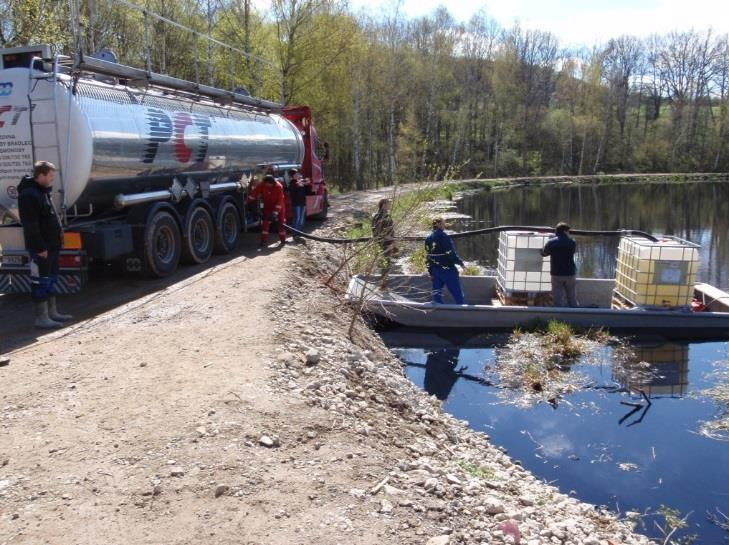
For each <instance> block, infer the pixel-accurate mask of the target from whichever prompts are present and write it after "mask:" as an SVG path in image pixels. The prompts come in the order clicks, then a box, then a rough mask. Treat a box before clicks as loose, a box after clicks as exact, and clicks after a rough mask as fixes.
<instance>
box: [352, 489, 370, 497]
mask: <svg viewBox="0 0 729 545" xmlns="http://www.w3.org/2000/svg"><path fill="white" fill-rule="evenodd" d="M365 494H366V492H365V491H364V490H362V489H361V488H352V489H350V491H349V495H350V496H352V497H355V498H364V497H365Z"/></svg>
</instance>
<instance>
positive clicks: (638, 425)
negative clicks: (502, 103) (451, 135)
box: [384, 183, 729, 545]
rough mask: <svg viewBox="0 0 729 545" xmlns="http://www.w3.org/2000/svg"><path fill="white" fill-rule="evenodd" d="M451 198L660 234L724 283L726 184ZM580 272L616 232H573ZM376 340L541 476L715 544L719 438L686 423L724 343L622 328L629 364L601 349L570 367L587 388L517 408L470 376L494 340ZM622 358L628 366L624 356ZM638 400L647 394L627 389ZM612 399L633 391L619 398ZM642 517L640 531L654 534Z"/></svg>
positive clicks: (511, 216)
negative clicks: (676, 518)
mask: <svg viewBox="0 0 729 545" xmlns="http://www.w3.org/2000/svg"><path fill="white" fill-rule="evenodd" d="M460 209H461V211H462V212H464V213H466V214H469V215H471V216H472V217H473V219H474V223H473V225H489V224H493V225H499V224H524V225H553V224H555V223H556V222H557V221H560V220H566V221H568V222H569V223H570V224H571V225H572V226H573V227H574V228H584V229H617V228H633V229H641V230H645V231H651V232H654V233H662V234H671V235H676V236H680V237H682V238H686V239H688V240H691V241H694V242H698V243H700V244H701V245H702V250H701V252H702V253H701V270H700V273H699V280H700V281H705V282H709V283H711V284H713V285H715V286H719V287H723V288H727V287H729V240H727V239H728V238H729V237H728V235H729V212H728V211H729V184H721V183H701V184H685V185H673V184H655V185H615V186H595V187H590V186H581V187H541V188H525V189H514V190H509V191H502V192H492V193H480V194H478V195H471V196H468V197H467V198H465V199H464V201H463V202H462V203H461V206H460ZM578 245H579V252H580V260H579V261H580V263H579V264H580V276H588V277H589V276H594V277H611V276H612V274H613V271H614V263H615V254H616V248H617V241H615V240H595V239H585V238H581V239H578ZM457 246H458V250H459V253H461V256H462V257H463V258H465V259H467V260H478V261H479V262H480V263H481V264H482V265H485V266H489V267H493V266H494V265H495V263H496V248H497V241H496V238H495V237H480V238H478V239H475V238H474V239H465V240H458V242H457ZM384 336H385V340H386V342H388V343H389V344H390V346H391V347H392V348H393V350H395V351H396V353H398V354H399V356H400V357H401V359H402V360H403V362H404V363H406V364H407V365H408V366H407V373H408V375H409V376H410V378H411V379H412V380H413V381H414V382H415V383H416V384H418V385H419V386H420V387H423V388H425V389H426V390H427V391H428V392H429V393H431V394H433V395H436V396H437V397H438V398H440V399H443V400H444V402H445V405H444V407H445V410H447V411H448V412H450V413H452V414H454V415H455V416H457V417H459V418H464V419H466V420H468V421H469V422H470V423H471V425H472V427H473V428H474V429H476V430H479V431H484V432H486V433H488V434H489V435H491V437H492V440H493V442H494V443H495V444H497V445H501V446H503V447H505V448H506V449H507V450H508V451H509V453H510V455H511V456H512V457H513V458H515V459H517V460H520V461H521V462H522V463H523V465H524V466H525V467H526V468H528V469H529V470H531V471H532V472H534V473H535V474H536V475H537V476H539V477H541V478H543V479H544V480H546V481H549V482H553V483H554V484H555V485H557V486H559V488H560V489H561V490H562V491H563V492H565V493H571V494H573V495H575V496H576V497H578V498H580V499H583V500H585V501H588V502H591V503H594V504H598V505H607V506H609V507H611V508H612V509H613V510H615V511H618V512H620V513H625V512H626V511H639V512H655V511H656V510H658V509H659V508H660V507H661V506H662V505H665V506H668V507H670V508H674V509H678V510H679V511H680V513H681V516H685V515H687V514H688V515H689V516H688V523H689V527H688V528H686V529H684V530H682V531H680V532H678V533H677V534H675V536H674V537H678V536H686V535H688V534H696V535H697V536H698V537H697V540H696V541H695V543H701V544H707V545H708V544H711V545H715V544H726V543H729V532H728V531H726V530H723V529H721V528H720V527H719V526H717V525H715V524H712V523H711V522H710V521H709V520H708V519H707V513H716V512H717V511H716V510H717V509H719V510H720V511H722V512H723V513H726V514H727V515H729V442H722V441H719V440H716V439H710V438H708V437H706V436H705V435H702V434H701V433H700V427H701V423H702V422H705V421H709V420H712V419H713V418H715V417H716V416H717V415H719V414H721V411H722V410H723V409H724V408H722V407H720V406H717V405H716V404H715V403H714V401H713V400H712V399H710V398H708V397H707V396H705V395H703V394H702V391H703V390H705V389H706V388H709V387H710V386H712V385H713V384H715V382H716V380H717V378H716V371H717V370H718V369H722V368H724V369H726V367H724V365H729V364H722V363H721V362H728V361H729V344H727V343H726V342H707V343H689V344H685V343H684V344H681V343H665V342H662V341H660V340H655V339H653V340H651V341H650V342H646V341H638V340H633V341H632V343H633V350H634V352H635V365H637V362H638V361H644V362H647V363H648V364H649V367H647V368H646V369H643V371H649V373H648V374H647V375H646V374H645V373H643V374H642V376H638V377H636V376H632V375H631V374H630V373H627V374H626V371H625V370H621V368H618V367H616V366H615V365H614V363H615V358H614V357H613V350H612V349H611V348H604V349H600V352H601V353H599V354H596V355H593V358H592V359H593V360H594V359H595V358H597V362H598V363H595V362H594V361H592V362H591V363H589V364H588V363H578V364H577V365H575V366H573V367H572V370H571V371H570V372H573V373H580V374H582V375H584V376H586V377H588V379H589V380H588V382H589V387H586V388H584V389H582V390H580V391H577V392H575V393H573V394H570V395H567V396H564V398H562V399H561V400H559V401H558V402H557V403H556V405H551V404H549V403H540V404H537V405H535V406H533V407H530V408H520V407H519V406H516V405H514V404H513V403H510V402H508V401H506V400H505V399H504V391H503V390H500V389H499V388H497V387H495V386H487V385H484V382H483V380H480V379H483V378H484V377H489V373H490V370H491V369H492V367H493V366H494V364H495V360H496V355H497V352H498V350H499V348H497V347H494V343H495V344H496V345H497V346H498V344H499V343H500V342H503V339H496V340H494V339H481V338H468V337H467V335H463V334H461V335H460V336H459V338H457V339H454V338H443V337H438V336H435V335H432V334H413V333H411V332H407V331H405V330H400V331H394V332H388V333H387V334H385V335H384ZM630 365H633V364H629V366H628V369H630ZM640 389H642V390H644V391H645V392H646V393H647V394H648V395H649V396H650V400H651V405H650V406H649V405H648V404H647V403H645V401H643V400H642V399H641V397H640V395H638V394H637V391H638V390H640ZM621 401H622V402H630V403H642V405H643V407H642V408H641V409H639V410H637V411H634V412H631V411H633V407H632V406H629V405H625V404H621ZM654 520H656V521H658V522H659V523H662V521H663V518H662V517H646V518H645V522H646V528H645V530H644V532H645V533H647V534H648V535H650V536H652V537H657V538H658V537H660V538H661V539H662V535H661V532H660V531H659V530H657V529H656V527H655V525H654V522H653V521H654Z"/></svg>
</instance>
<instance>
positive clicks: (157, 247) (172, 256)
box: [144, 210, 181, 278]
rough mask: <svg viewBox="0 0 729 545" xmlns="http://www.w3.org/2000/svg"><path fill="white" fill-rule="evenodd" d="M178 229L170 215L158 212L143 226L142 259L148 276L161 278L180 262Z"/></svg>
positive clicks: (174, 268) (173, 270)
mask: <svg viewBox="0 0 729 545" xmlns="http://www.w3.org/2000/svg"><path fill="white" fill-rule="evenodd" d="M180 246H181V245H180V229H179V227H178V226H177V222H176V221H175V218H173V217H172V214H170V213H169V212H165V211H164V210H160V211H159V212H157V213H156V214H155V215H154V216H152V219H150V220H149V221H148V222H147V224H146V225H145V226H144V257H145V261H146V264H147V272H148V273H149V275H150V276H156V277H158V278H162V277H164V276H167V275H170V274H172V273H173V272H175V270H176V269H177V264H178V263H179V262H180Z"/></svg>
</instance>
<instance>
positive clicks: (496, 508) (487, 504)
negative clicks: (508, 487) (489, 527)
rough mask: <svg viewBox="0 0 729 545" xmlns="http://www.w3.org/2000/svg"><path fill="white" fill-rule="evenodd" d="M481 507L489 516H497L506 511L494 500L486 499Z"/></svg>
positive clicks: (501, 504)
mask: <svg viewBox="0 0 729 545" xmlns="http://www.w3.org/2000/svg"><path fill="white" fill-rule="evenodd" d="M483 506H484V509H485V510H486V512H487V513H488V514H489V515H498V514H499V513H503V512H504V511H506V508H505V507H504V504H503V503H502V502H501V501H499V500H497V499H496V498H487V499H486V500H485V501H484V502H483Z"/></svg>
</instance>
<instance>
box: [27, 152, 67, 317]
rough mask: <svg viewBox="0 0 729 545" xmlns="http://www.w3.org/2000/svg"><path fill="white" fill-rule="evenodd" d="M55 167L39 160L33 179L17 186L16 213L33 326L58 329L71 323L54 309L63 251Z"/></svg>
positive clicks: (28, 179) (28, 178)
mask: <svg viewBox="0 0 729 545" xmlns="http://www.w3.org/2000/svg"><path fill="white" fill-rule="evenodd" d="M55 174H56V167H55V166H54V165H53V163H49V162H48V161H38V162H37V163H36V164H35V166H34V168H33V177H30V176H26V177H25V178H23V179H22V181H21V182H20V184H18V193H19V196H18V211H19V212H20V222H21V223H22V224H23V236H24V238H25V249H26V250H28V253H29V254H30V283H31V297H32V299H33V304H34V306H35V316H36V319H35V325H36V327H40V328H44V329H49V328H53V327H60V326H61V325H62V322H65V321H66V320H70V319H71V316H69V315H68V314H61V313H60V312H58V309H57V308H56V281H57V280H58V256H59V253H60V251H61V248H63V227H62V226H61V220H60V219H59V217H58V214H56V209H55V207H54V206H53V202H52V201H51V189H52V186H53V178H54V176H55Z"/></svg>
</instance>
